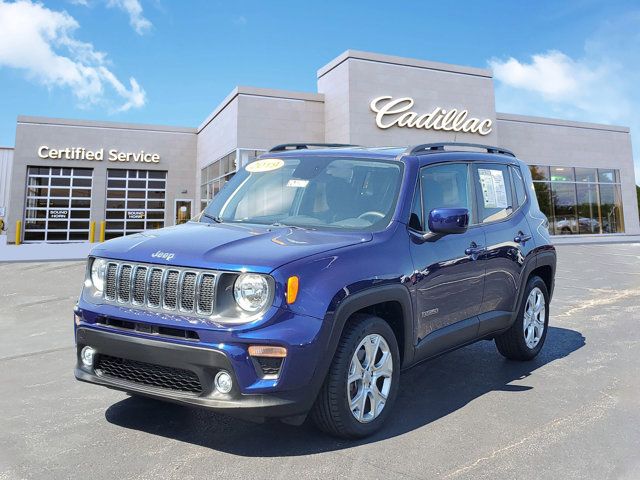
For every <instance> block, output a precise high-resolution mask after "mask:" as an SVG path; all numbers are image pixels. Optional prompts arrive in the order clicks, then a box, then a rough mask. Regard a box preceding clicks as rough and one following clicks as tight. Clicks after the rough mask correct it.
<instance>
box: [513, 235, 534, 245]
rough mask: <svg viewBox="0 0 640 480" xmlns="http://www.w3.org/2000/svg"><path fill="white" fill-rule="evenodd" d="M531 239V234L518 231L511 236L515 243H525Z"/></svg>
mask: <svg viewBox="0 0 640 480" xmlns="http://www.w3.org/2000/svg"><path fill="white" fill-rule="evenodd" d="M529 240H531V235H527V234H526V233H522V232H518V234H517V235H516V236H515V237H513V241H514V242H516V243H522V244H524V243H526V242H528V241H529Z"/></svg>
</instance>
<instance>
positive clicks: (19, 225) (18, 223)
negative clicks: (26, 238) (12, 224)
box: [16, 220, 22, 245]
mask: <svg viewBox="0 0 640 480" xmlns="http://www.w3.org/2000/svg"><path fill="white" fill-rule="evenodd" d="M21 239H22V220H16V245H20V240H21Z"/></svg>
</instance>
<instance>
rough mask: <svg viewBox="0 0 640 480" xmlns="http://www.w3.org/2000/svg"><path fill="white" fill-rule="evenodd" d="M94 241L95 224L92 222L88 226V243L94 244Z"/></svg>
mask: <svg viewBox="0 0 640 480" xmlns="http://www.w3.org/2000/svg"><path fill="white" fill-rule="evenodd" d="M95 241H96V222H95V220H92V221H91V223H90V224H89V243H94V242H95Z"/></svg>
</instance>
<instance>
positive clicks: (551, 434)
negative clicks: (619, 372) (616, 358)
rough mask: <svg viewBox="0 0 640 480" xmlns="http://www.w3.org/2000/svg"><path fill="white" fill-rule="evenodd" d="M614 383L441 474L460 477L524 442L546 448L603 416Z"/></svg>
mask: <svg viewBox="0 0 640 480" xmlns="http://www.w3.org/2000/svg"><path fill="white" fill-rule="evenodd" d="M617 383H618V380H617V379H614V381H613V382H612V383H611V384H610V385H609V386H608V387H607V388H606V389H604V390H601V391H600V392H599V393H600V395H599V397H598V398H597V399H596V400H595V401H594V402H591V403H589V404H587V405H583V406H582V407H580V408H578V409H577V410H575V411H574V412H572V413H571V414H569V415H567V416H565V417H561V418H556V419H554V420H552V421H550V422H548V423H546V424H545V425H543V426H542V427H540V428H538V429H537V430H534V431H533V433H531V434H530V435H526V436H524V437H522V438H521V439H520V440H517V441H515V442H512V443H510V444H508V445H505V446H503V447H501V448H498V449H496V450H494V451H493V452H491V453H490V454H489V455H485V456H483V457H480V458H478V459H477V460H475V461H474V462H472V463H470V464H468V465H465V466H463V467H461V468H458V469H456V470H453V471H452V472H449V473H448V474H446V475H445V476H444V477H442V478H454V477H459V476H461V475H463V474H465V473H468V472H470V471H471V470H474V469H475V468H477V467H478V466H480V465H481V464H483V463H486V462H489V461H492V460H495V459H497V458H498V457H501V456H504V455H508V454H509V453H510V452H511V451H514V450H517V449H518V447H520V446H522V445H526V448H527V449H528V450H529V451H531V450H532V448H533V449H534V450H536V451H538V452H542V451H543V450H544V449H545V448H548V447H549V445H550V444H552V443H555V442H557V441H559V440H560V439H561V438H564V437H567V436H568V435H570V434H572V433H574V432H576V431H580V430H582V429H583V428H584V427H585V426H586V425H589V424H591V423H593V422H596V421H598V420H600V419H602V418H604V417H605V415H606V414H607V412H608V411H609V410H610V409H612V408H613V407H615V405H616V404H617V403H618V399H617V398H616V396H615V395H612V393H611V392H612V391H613V390H614V389H615V386H616V384H617Z"/></svg>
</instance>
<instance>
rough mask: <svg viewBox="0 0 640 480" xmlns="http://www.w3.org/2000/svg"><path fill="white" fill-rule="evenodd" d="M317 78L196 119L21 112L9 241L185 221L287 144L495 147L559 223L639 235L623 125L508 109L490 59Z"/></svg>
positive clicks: (8, 208)
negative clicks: (513, 158) (308, 88)
mask: <svg viewBox="0 0 640 480" xmlns="http://www.w3.org/2000/svg"><path fill="white" fill-rule="evenodd" d="M317 79H318V92H317V93H306V92H292V91H283V90H272V89H264V88H248V87H237V88H236V89H234V90H233V92H231V94H230V95H229V96H228V97H227V98H225V99H224V100H223V101H222V102H221V103H220V105H218V106H217V107H216V108H215V109H214V110H213V112H212V113H211V114H210V115H209V117H207V118H206V119H205V120H204V121H203V122H202V123H201V124H200V125H199V126H198V127H195V128H194V127H184V128H182V127H166V126H158V125H141V124H124V123H113V122H95V121H83V120H67V119H55V118H42V117H32V116H20V117H18V121H17V127H16V140H15V148H0V218H3V219H4V222H5V229H6V233H7V237H6V238H7V239H8V242H9V243H12V242H14V241H15V238H16V229H17V228H19V230H18V232H17V233H18V238H19V240H20V241H22V242H26V243H29V242H82V241H85V242H86V241H88V240H89V239H90V238H92V237H91V232H92V230H93V228H92V226H91V225H92V224H94V225H98V229H99V228H100V227H99V226H100V225H103V229H104V236H105V237H106V238H107V239H109V238H114V237H117V236H121V235H127V234H131V233H135V232H140V231H142V230H145V229H150V228H158V227H162V226H169V225H174V224H176V223H181V222H183V221H186V220H187V219H189V218H191V217H192V216H194V215H195V214H196V213H198V212H199V211H200V209H201V208H202V207H203V206H204V205H205V204H206V203H207V202H208V201H209V200H210V199H211V198H212V197H213V196H214V195H215V194H216V193H217V192H218V191H219V190H220V188H221V187H222V185H223V184H224V183H225V182H226V181H227V180H228V179H229V178H231V176H233V174H234V172H236V171H237V170H238V169H239V168H243V166H244V165H246V164H247V163H248V162H249V161H251V160H252V159H253V158H255V157H256V156H257V155H260V154H262V153H264V152H265V151H266V150H268V149H269V148H270V147H272V146H274V145H276V144H280V143H289V142H310V143H311V142H313V143H323V142H326V143H348V144H355V145H366V146H386V145H392V146H399V145H415V144H420V143H430V142H454V141H455V142H468V143H481V144H487V145H498V146H501V147H504V148H507V149H510V150H512V151H514V152H515V153H516V155H517V156H518V157H519V158H520V159H522V160H524V161H525V162H527V163H528V164H529V165H530V168H531V170H532V173H533V178H534V185H535V188H536V192H537V194H538V201H539V203H540V205H541V208H542V210H543V211H544V212H545V213H546V214H547V216H548V217H549V219H550V229H551V233H552V234H554V235H569V234H570V235H582V236H594V235H597V236H602V238H613V237H618V236H621V235H638V234H640V224H639V220H638V205H637V202H636V191H635V182H634V178H635V177H634V165H633V157H632V151H631V138H630V134H629V129H628V128H626V127H618V126H611V125H600V124H593V123H582V122H572V121H571V122H570V121H565V120H557V119H550V118H539V117H530V116H523V115H518V114H513V113H498V112H496V110H495V95H494V81H493V77H492V73H491V71H490V70H485V69H479V68H471V67H465V66H457V65H448V64H442V63H434V62H429V61H423V60H414V59H408V58H399V57H393V56H387V55H380V54H374V53H366V52H358V51H347V52H345V53H343V54H342V55H340V56H339V57H337V58H335V59H334V60H332V61H331V62H329V63H328V64H327V65H325V66H324V67H322V68H321V69H320V70H318V72H317ZM94 222H95V223H94ZM98 236H99V235H98V234H96V238H97V237H98Z"/></svg>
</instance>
